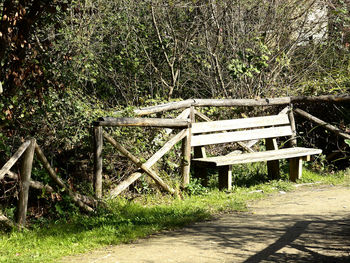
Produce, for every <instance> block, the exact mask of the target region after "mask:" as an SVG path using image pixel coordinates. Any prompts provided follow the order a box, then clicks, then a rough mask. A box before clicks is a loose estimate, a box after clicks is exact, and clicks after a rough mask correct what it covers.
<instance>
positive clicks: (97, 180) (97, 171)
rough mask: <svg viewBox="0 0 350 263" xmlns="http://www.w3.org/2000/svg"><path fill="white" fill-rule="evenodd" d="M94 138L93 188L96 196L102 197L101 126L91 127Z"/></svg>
mask: <svg viewBox="0 0 350 263" xmlns="http://www.w3.org/2000/svg"><path fill="white" fill-rule="evenodd" d="M93 138H94V190H95V196H96V197H97V198H101V197H102V163H103V160H102V148H103V134H102V127H101V126H95V127H93Z"/></svg>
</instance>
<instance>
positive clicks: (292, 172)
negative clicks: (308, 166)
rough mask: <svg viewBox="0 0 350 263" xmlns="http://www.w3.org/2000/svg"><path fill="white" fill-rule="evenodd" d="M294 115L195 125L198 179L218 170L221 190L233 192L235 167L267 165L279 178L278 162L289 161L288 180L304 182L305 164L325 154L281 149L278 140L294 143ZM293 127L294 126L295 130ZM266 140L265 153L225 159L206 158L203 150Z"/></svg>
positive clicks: (274, 176)
mask: <svg viewBox="0 0 350 263" xmlns="http://www.w3.org/2000/svg"><path fill="white" fill-rule="evenodd" d="M290 119H292V118H291V115H290V114H288V112H283V113H281V114H279V115H273V116H264V117H253V118H244V119H232V120H220V121H209V122H197V123H192V129H191V146H192V147H194V155H193V158H192V161H191V163H192V165H193V168H194V174H195V177H197V178H202V179H203V180H204V181H205V180H206V178H207V168H208V167H218V170H219V188H220V189H224V188H227V189H229V190H230V189H231V185H232V165H234V164H243V163H253V162H265V161H266V162H267V167H268V174H269V176H270V178H278V177H279V160H280V159H288V160H289V178H290V180H291V181H296V179H298V178H301V174H302V161H303V160H307V161H308V160H310V156H311V155H314V154H320V153H321V152H322V150H320V149H313V148H303V147H290V148H283V149H279V148H278V146H277V140H276V138H279V137H289V138H290V140H292V139H295V134H294V133H293V129H292V127H295V125H294V122H293V121H292V122H291V120H290ZM292 124H293V126H292ZM260 139H264V141H265V147H266V151H261V152H248V153H242V154H229V155H226V156H216V157H207V156H206V152H205V148H204V146H206V145H213V144H223V143H231V142H244V141H251V140H260Z"/></svg>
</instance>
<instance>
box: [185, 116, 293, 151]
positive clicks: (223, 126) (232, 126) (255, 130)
mask: <svg viewBox="0 0 350 263" xmlns="http://www.w3.org/2000/svg"><path fill="white" fill-rule="evenodd" d="M224 131H227V132H224ZM191 132H192V137H191V146H203V145H210V144H220V143H228V142H239V141H250V140H257V139H266V138H277V137H282V136H291V135H292V128H291V125H290V121H289V118H288V115H287V114H279V115H272V116H265V117H253V118H244V119H233V120H221V121H209V122H197V123H192V129H191ZM203 133H205V134H203Z"/></svg>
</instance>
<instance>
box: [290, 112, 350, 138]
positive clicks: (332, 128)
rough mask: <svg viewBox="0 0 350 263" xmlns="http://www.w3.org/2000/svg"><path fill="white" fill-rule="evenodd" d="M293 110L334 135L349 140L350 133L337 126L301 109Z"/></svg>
mask: <svg viewBox="0 0 350 263" xmlns="http://www.w3.org/2000/svg"><path fill="white" fill-rule="evenodd" d="M294 112H295V113H297V114H299V115H300V116H302V117H304V118H306V119H308V120H310V121H312V122H314V123H316V124H318V125H321V126H322V127H323V128H325V129H327V130H329V131H331V132H333V133H335V134H336V135H339V136H340V137H343V138H344V139H348V140H350V134H347V133H345V132H343V131H342V130H340V129H338V128H337V127H335V126H333V125H331V124H329V123H327V122H325V121H323V120H320V119H319V118H316V117H315V116H312V115H311V114H309V113H307V112H305V111H303V110H301V109H294Z"/></svg>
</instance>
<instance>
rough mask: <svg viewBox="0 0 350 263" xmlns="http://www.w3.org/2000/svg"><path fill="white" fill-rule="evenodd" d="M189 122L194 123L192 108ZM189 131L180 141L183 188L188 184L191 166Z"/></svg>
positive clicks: (192, 108) (188, 130) (189, 130)
mask: <svg viewBox="0 0 350 263" xmlns="http://www.w3.org/2000/svg"><path fill="white" fill-rule="evenodd" d="M190 121H191V123H193V122H195V115H194V107H191V108H190ZM191 130H192V128H191V127H190V128H188V129H187V130H186V132H187V134H186V137H184V139H183V140H182V160H181V174H182V187H185V186H186V185H188V184H189V183H190V165H191V138H192V137H191Z"/></svg>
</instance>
